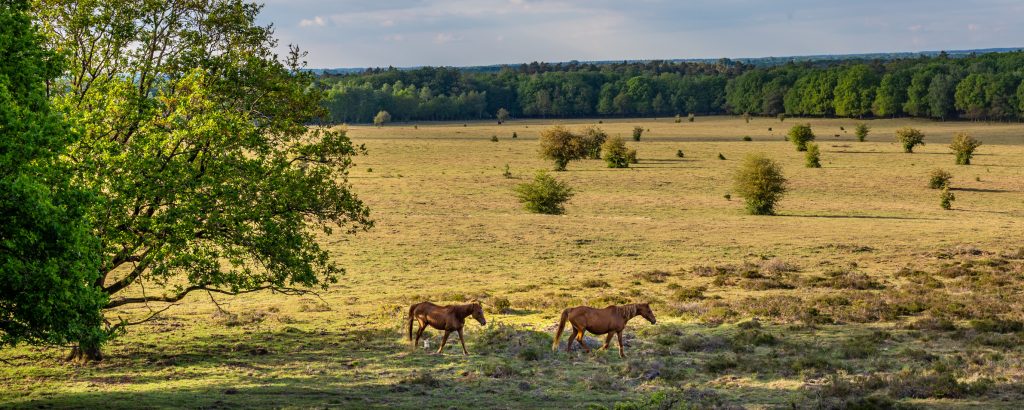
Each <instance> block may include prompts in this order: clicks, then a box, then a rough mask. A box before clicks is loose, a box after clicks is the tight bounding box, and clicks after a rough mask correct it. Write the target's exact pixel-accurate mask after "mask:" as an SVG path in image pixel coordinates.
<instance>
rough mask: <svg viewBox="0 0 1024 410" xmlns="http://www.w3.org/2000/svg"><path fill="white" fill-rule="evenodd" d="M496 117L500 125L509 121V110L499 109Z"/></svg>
mask: <svg viewBox="0 0 1024 410" xmlns="http://www.w3.org/2000/svg"><path fill="white" fill-rule="evenodd" d="M494 116H495V117H496V118H497V119H498V124H501V123H503V122H505V121H508V117H509V114H508V110H506V109H504V108H498V112H497V113H495V114H494Z"/></svg>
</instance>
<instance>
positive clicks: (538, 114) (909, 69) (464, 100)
mask: <svg viewBox="0 0 1024 410" xmlns="http://www.w3.org/2000/svg"><path fill="white" fill-rule="evenodd" d="M318 85H319V86H320V87H322V88H323V89H324V90H325V91H326V96H325V99H324V102H323V104H324V106H325V107H326V108H327V110H328V112H329V114H328V116H327V117H326V118H323V121H325V122H329V123H370V122H372V120H373V117H374V116H375V115H376V114H377V113H378V112H380V111H382V110H383V111H387V112H388V113H389V114H390V115H391V117H392V119H393V120H394V121H439V120H440V121H444V120H482V119H493V118H495V116H496V113H497V112H498V110H500V109H502V108H504V109H506V110H508V112H509V114H510V115H511V116H512V117H513V118H570V117H651V116H655V117H659V116H675V115H688V114H698V115H716V114H734V115H740V114H748V115H756V116H776V115H780V114H785V115H791V116H806V117H851V118H894V117H917V118H930V119H937V120H954V119H966V120H986V121H1020V120H1024V52H1021V51H1014V52H999V53H986V54H981V55H969V56H966V57H959V58H952V57H950V56H949V55H947V54H945V53H940V54H939V55H937V56H934V57H930V56H921V57H918V58H902V59H893V60H871V61H864V60H838V61H835V60H828V61H814V62H800V63H796V62H791V63H787V64H782V65H774V66H758V65H752V64H748V63H743V62H739V61H733V60H728V59H722V60H719V61H717V62H715V63H706V62H671V61H643V62H622V63H613V64H591V63H578V62H570V63H557V64H548V63H536V62H534V63H530V64H522V65H519V66H506V67H504V68H502V69H501V70H500V71H499V72H496V73H495V72H474V71H467V70H462V69H459V68H453V67H421V68H416V69H402V70H400V69H396V68H393V67H392V68H387V69H370V70H367V71H364V72H361V73H349V74H342V75H335V74H322V75H320V76H319V78H318Z"/></svg>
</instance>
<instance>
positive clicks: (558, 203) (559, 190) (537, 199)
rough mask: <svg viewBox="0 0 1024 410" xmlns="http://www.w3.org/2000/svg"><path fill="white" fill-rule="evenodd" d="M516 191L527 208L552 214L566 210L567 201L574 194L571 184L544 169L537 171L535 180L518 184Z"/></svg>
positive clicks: (531, 210) (535, 211)
mask: <svg viewBox="0 0 1024 410" xmlns="http://www.w3.org/2000/svg"><path fill="white" fill-rule="evenodd" d="M515 191H516V196H517V197H518V198H519V202H521V203H523V206H524V207H525V208H526V210H528V211H530V212H534V213H541V214H551V215H558V214H561V213H563V212H565V203H566V202H568V201H569V199H570V198H572V196H573V191H572V188H570V187H569V185H567V184H566V183H564V182H560V181H558V180H557V179H555V178H554V177H552V176H551V175H548V173H547V172H544V171H539V172H537V175H535V176H534V178H533V182H527V183H523V184H520V185H518V186H516V188H515Z"/></svg>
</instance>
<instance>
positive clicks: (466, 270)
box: [0, 116, 1024, 408]
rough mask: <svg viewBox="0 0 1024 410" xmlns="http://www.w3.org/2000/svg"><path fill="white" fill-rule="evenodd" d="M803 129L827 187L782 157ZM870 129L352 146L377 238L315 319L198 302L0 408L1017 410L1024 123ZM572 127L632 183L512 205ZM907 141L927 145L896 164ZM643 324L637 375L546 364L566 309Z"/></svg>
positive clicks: (14, 363)
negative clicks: (974, 145) (749, 165)
mask: <svg viewBox="0 0 1024 410" xmlns="http://www.w3.org/2000/svg"><path fill="white" fill-rule="evenodd" d="M803 122H808V123H810V124H811V126H812V128H813V130H814V132H815V133H816V134H817V142H818V143H819V145H820V147H821V162H822V168H820V169H813V168H805V167H804V156H803V153H800V152H797V151H796V150H795V149H794V147H793V145H792V144H791V143H790V142H787V141H785V135H786V132H787V131H788V129H789V128H790V127H791V126H793V125H795V124H797V123H803ZM858 122H859V121H857V120H851V119H799V118H788V119H786V120H785V121H784V122H780V121H779V120H778V119H776V118H763V117H754V118H751V119H750V120H749V122H747V121H745V120H744V119H743V118H741V117H734V116H720V117H699V116H698V117H696V119H695V121H694V122H688V121H687V120H686V118H683V121H682V122H681V123H676V122H674V120H673V119H672V118H658V119H613V120H604V121H603V122H602V123H601V124H598V120H589V119H588V120H513V121H509V122H507V123H505V124H502V125H497V124H495V123H494V122H493V121H488V122H469V123H463V122H451V123H416V124H414V123H395V124H389V125H387V126H384V127H372V126H350V127H348V135H349V136H350V137H351V138H352V139H353V140H354V141H355V142H356V143H358V144H365V147H366V149H367V150H368V155H366V156H360V157H356V158H355V161H356V163H357V166H356V167H355V168H354V170H353V172H352V173H351V174H350V179H351V181H352V184H353V187H354V190H355V192H356V193H357V194H358V195H359V196H360V197H361V198H362V199H363V200H364V201H366V202H367V204H368V205H369V207H370V209H371V210H372V218H373V219H374V220H375V226H374V227H373V228H372V229H371V230H369V231H366V232H360V233H358V234H356V235H345V234H342V233H340V232H339V233H337V234H336V235H332V236H324V237H322V238H321V240H322V243H323V244H325V246H326V247H327V249H329V250H330V251H331V254H332V256H333V258H335V260H336V261H338V262H339V263H340V264H341V265H342V266H344V267H345V268H346V269H347V272H346V273H345V274H344V275H343V276H342V277H341V280H340V282H339V283H338V284H336V285H332V286H331V287H330V288H329V289H328V290H326V291H322V292H319V296H320V297H319V298H317V297H313V296H308V295H307V296H301V297H290V296H284V295H279V294H272V293H269V292H261V293H254V294H248V295H243V296H239V297H234V298H227V297H218V296H213V297H211V296H209V295H208V294H205V293H195V294H192V295H190V296H189V297H188V299H187V300H186V301H187V302H188V303H183V304H182V305H180V306H174V307H171V308H170V309H168V310H167V311H166V312H164V313H163V315H162V316H161V318H160V319H157V320H154V321H151V322H148V323H145V324H143V325H140V326H136V327H133V328H131V329H130V330H129V331H128V333H126V334H124V335H123V336H121V337H119V338H117V339H116V340H114V341H113V342H111V343H110V344H109V345H108V346H107V347H106V348H105V354H106V357H105V359H104V360H103V361H101V362H97V363H90V364H86V365H76V364H70V363H66V362H63V361H62V359H63V356H64V353H66V352H63V351H61V350H58V349H54V348H42V347H31V346H21V347H17V348H14V349H8V350H4V351H3V352H2V353H0V359H2V360H3V362H2V363H0V407H15V408H40V407H42V408H51V407H57V408H64V407H84V408H127V407H146V408H164V407H166V408H179V407H201V408H248V407H256V406H259V407H295V408H312V407H318V408H320V407H340V408H375V407H380V408H384V407H387V408H449V407H455V408H520V407H535V408H587V407H590V406H604V407H608V408H614V407H616V406H619V407H620V408H671V407H672V406H682V407H685V406H687V405H688V406H692V407H693V408H706V407H713V406H720V407H722V408H733V407H736V408H739V407H744V408H783V407H785V408H793V407H794V406H795V407H797V408H815V407H820V408H848V407H853V406H856V405H861V406H864V407H863V408H874V407H885V406H891V407H898V406H908V407H912V406H921V407H926V408H1020V407H1021V406H1022V405H1024V347H1022V342H1024V241H1022V240H1024V125H1021V124H1020V123H984V122H933V121H925V120H911V119H896V120H868V121H865V122H866V123H867V124H868V125H870V127H871V132H870V134H869V136H868V137H867V141H866V142H858V141H856V138H855V137H854V131H853V129H854V126H855V125H856V124H857V123H858ZM553 124H563V125H566V126H567V127H569V128H570V129H574V130H575V129H582V127H584V126H586V125H598V126H600V127H601V128H602V129H604V130H605V131H606V132H608V134H609V135H612V136H615V135H621V136H622V137H623V138H626V139H627V145H628V146H629V147H631V148H635V149H636V150H637V152H638V157H639V163H638V164H633V165H631V166H630V167H629V168H627V169H610V168H607V166H606V165H605V163H604V162H603V161H601V160H582V161H575V162H571V163H570V164H569V166H568V170H567V171H565V172H557V173H555V172H552V174H553V175H554V176H555V177H556V178H558V179H559V180H562V181H565V182H567V183H568V184H569V185H571V186H572V187H573V188H574V190H575V191H576V195H575V196H574V197H573V198H572V200H571V201H570V202H569V203H568V205H567V207H566V212H565V214H564V215H558V216H555V215H539V214H530V213H528V212H526V211H525V210H523V208H522V205H521V204H519V203H518V202H517V200H516V198H515V196H514V194H513V187H514V186H515V185H517V184H520V183H523V182H525V181H528V180H530V179H531V178H532V177H533V175H534V173H535V172H536V171H537V170H540V169H548V170H550V169H551V165H552V164H551V163H549V162H546V161H544V160H542V159H541V158H540V157H539V156H538V154H537V150H538V141H537V136H538V133H539V132H540V131H541V130H543V129H545V128H546V127H550V126H552V125H553ZM634 126H641V127H643V128H644V129H645V130H646V131H645V132H644V133H643V136H642V137H641V140H640V141H639V142H634V141H632V139H631V138H630V134H631V130H632V129H633V127H634ZM903 126H913V127H915V128H918V129H920V130H922V131H923V132H924V133H925V135H926V137H925V143H926V145H924V146H922V147H918V148H917V149H916V150H915V152H914V153H913V154H905V153H903V152H902V150H901V148H900V146H899V145H898V144H896V143H895V142H894V140H893V133H894V131H895V129H897V128H899V127H903ZM958 131H967V132H969V133H970V134H972V135H973V136H974V137H975V138H978V139H979V140H981V141H982V142H983V143H984V145H982V146H981V147H980V148H979V149H978V153H977V154H976V156H975V157H974V160H973V161H972V162H973V164H972V165H969V166H957V165H954V158H953V155H952V154H951V152H950V150H949V148H948V145H949V140H950V138H951V137H952V135H953V134H954V132H958ZM513 133H515V134H516V136H517V138H512V135H513ZM492 136H496V137H497V141H492ZM747 136H749V137H750V141H744V137H747ZM678 150H682V151H683V153H684V156H683V157H682V158H679V157H678V156H677V151H678ZM758 152H760V153H765V154H766V155H767V156H768V157H770V158H772V159H775V160H777V161H779V162H780V163H781V164H782V166H783V172H784V174H785V176H786V177H787V178H788V180H789V192H788V193H787V195H786V196H785V197H784V198H783V200H782V201H781V202H780V204H779V206H778V209H777V211H778V215H776V216H751V215H746V214H745V213H744V212H743V201H742V199H741V198H738V197H737V196H736V195H734V194H731V192H730V190H731V188H730V186H731V176H732V173H733V171H734V170H735V169H736V167H737V166H738V164H739V163H740V161H741V160H742V159H743V157H744V156H745V155H746V154H748V153H758ZM719 155H721V156H722V157H724V159H720V158H719ZM506 165H507V167H508V170H509V172H510V174H511V175H510V176H508V177H507V176H505V175H503V172H504V171H505V169H506ZM935 168H943V169H946V170H948V171H950V172H951V173H952V175H953V179H952V182H951V187H952V189H951V191H952V192H953V193H954V194H955V195H956V200H955V202H954V203H953V207H952V208H953V209H951V210H944V209H942V208H940V206H939V191H937V190H933V189H929V188H928V186H927V183H928V174H929V172H930V171H931V170H933V169H935ZM727 195H728V196H730V198H727V197H726V196H727ZM141 291H142V290H141V289H135V290H133V292H141ZM146 291H147V292H150V293H153V292H160V290H159V288H156V289H154V288H147V289H146ZM474 298H476V299H479V300H481V301H483V303H484V306H485V308H486V309H487V325H486V326H483V327H481V326H480V325H479V324H477V323H476V322H474V321H468V322H467V326H466V339H467V340H466V343H467V347H468V349H469V352H470V355H469V356H463V355H462V354H461V349H460V348H459V347H458V340H457V339H452V340H449V343H448V350H447V351H446V354H444V355H433V354H430V353H429V352H430V350H429V349H424V347H423V346H422V345H421V346H418V347H417V348H415V349H413V348H410V346H409V342H408V341H407V339H406V331H407V330H406V326H407V315H408V307H409V305H410V304H412V303H415V302H420V301H424V300H430V301H434V302H438V303H446V304H447V303H460V302H465V301H468V300H471V299H474ZM643 302H650V303H651V305H652V307H653V309H654V312H655V313H656V314H657V317H658V321H657V324H656V325H651V324H650V323H647V322H646V321H644V320H643V319H642V318H636V319H633V321H631V322H630V324H629V326H628V327H627V328H626V347H625V351H626V355H627V357H626V358H625V359H620V358H619V357H618V355H617V353H616V352H615V349H610V350H609V351H601V352H598V351H595V352H593V353H591V354H586V353H582V352H578V351H574V352H572V353H571V354H570V353H566V352H565V351H564V346H565V341H566V340H567V337H566V336H564V335H563V338H562V348H563V350H560V351H558V352H557V353H555V352H552V351H551V344H552V337H553V329H554V327H555V325H556V324H557V322H558V318H559V315H560V313H561V312H562V309H564V308H566V307H570V306H576V305H582V304H586V305H591V306H605V305H609V304H624V303H643ZM163 307H164V305H159V304H155V305H153V306H151V308H152V309H160V308H163ZM148 312H149V308H147V307H146V306H133V307H132V308H131V309H123V310H114V311H111V312H108V317H110V318H117V317H118V316H122V317H125V318H139V317H144V316H145V315H146V314H147V313H148ZM427 334H428V335H429V336H430V339H429V340H428V343H429V346H430V347H431V348H432V349H436V347H437V345H438V343H439V339H440V335H439V332H437V331H434V330H428V333H427ZM602 341H603V339H602V340H597V339H596V338H595V339H594V340H593V342H594V343H595V345H596V344H597V343H600V342H602ZM631 406H632V407H631Z"/></svg>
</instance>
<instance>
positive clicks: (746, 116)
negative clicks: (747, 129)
mask: <svg viewBox="0 0 1024 410" xmlns="http://www.w3.org/2000/svg"><path fill="white" fill-rule="evenodd" d="M743 121H745V122H746V123H747V124H750V113H749V112H745V113H743Z"/></svg>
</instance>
